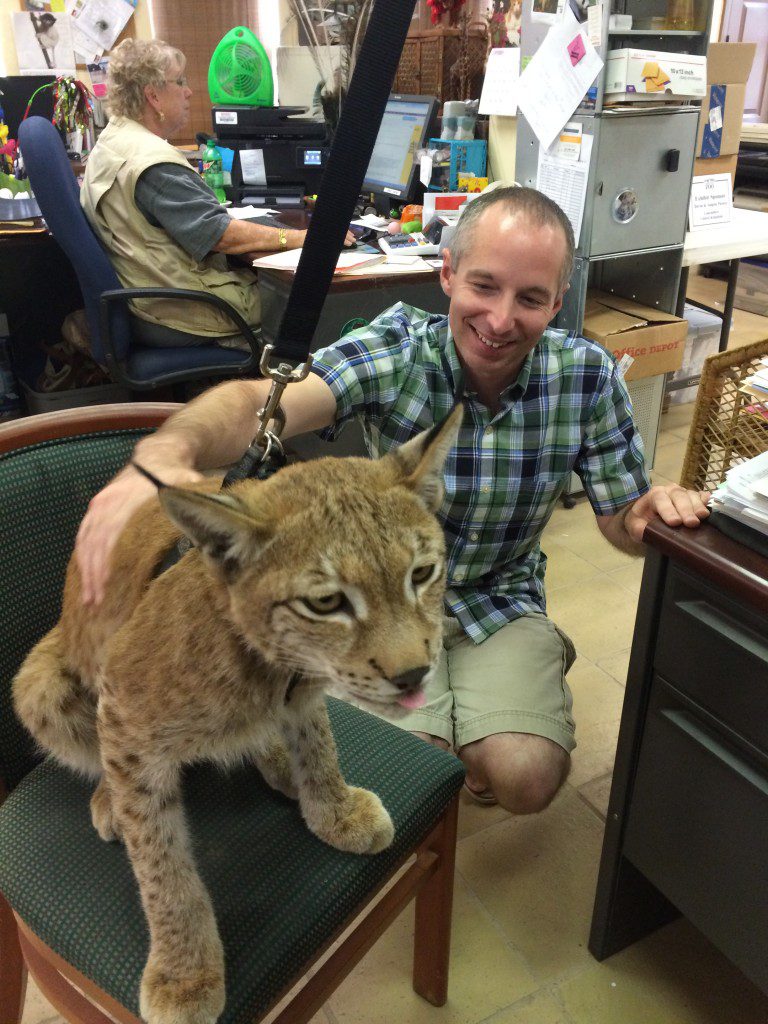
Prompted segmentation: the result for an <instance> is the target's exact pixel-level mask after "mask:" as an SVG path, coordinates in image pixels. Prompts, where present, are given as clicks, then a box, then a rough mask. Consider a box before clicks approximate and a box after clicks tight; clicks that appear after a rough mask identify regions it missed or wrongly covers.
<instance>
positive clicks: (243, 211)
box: [227, 206, 277, 220]
mask: <svg viewBox="0 0 768 1024" xmlns="http://www.w3.org/2000/svg"><path fill="white" fill-rule="evenodd" d="M227 213H228V214H229V216H230V217H231V218H232V220H248V219H249V218H250V217H265V216H266V215H267V214H270V213H277V210H268V209H267V208H266V207H264V206H228V207H227Z"/></svg>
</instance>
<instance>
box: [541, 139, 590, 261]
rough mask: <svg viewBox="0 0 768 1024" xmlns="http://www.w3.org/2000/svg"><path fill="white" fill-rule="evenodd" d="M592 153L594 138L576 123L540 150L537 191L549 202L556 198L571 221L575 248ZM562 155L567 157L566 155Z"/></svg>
mask: <svg viewBox="0 0 768 1024" xmlns="http://www.w3.org/2000/svg"><path fill="white" fill-rule="evenodd" d="M574 128H578V129H579V131H578V132H575V131H574ZM576 139H578V146H576ZM574 151H575V152H576V159H575V160H574V159H573V154H574ZM591 152H592V136H591V135H584V134H583V133H582V131H581V125H575V124H567V125H566V126H565V128H564V129H563V131H562V133H561V134H560V136H559V137H558V138H557V139H556V140H555V142H554V143H553V144H552V146H551V147H550V148H549V149H548V150H546V149H544V148H543V147H539V165H538V168H537V171H536V188H537V189H538V190H539V192H543V193H544V195H547V196H549V198H550V199H554V201H555V202H556V203H557V205H558V206H559V207H560V209H561V210H562V211H563V213H565V215H566V216H567V218H568V220H569V221H570V222H571V227H572V228H573V235H574V238H575V240H576V245H578V244H579V236H580V234H581V222H582V219H583V216H584V203H585V201H586V197H587V180H588V178H589V158H590V155H591ZM563 153H565V154H566V155H565V156H563V155H562V154H563Z"/></svg>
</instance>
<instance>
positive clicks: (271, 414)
mask: <svg viewBox="0 0 768 1024" xmlns="http://www.w3.org/2000/svg"><path fill="white" fill-rule="evenodd" d="M274 349H275V346H274V345H265V346H264V350H263V352H262V353H261V360H260V361H259V371H260V373H261V374H262V376H263V377H266V378H268V379H269V380H271V381H272V387H271V389H270V392H269V395H268V396H267V401H266V402H265V404H264V407H263V408H262V409H259V411H258V413H257V415H258V419H259V425H258V427H257V429H256V434H255V436H254V438H253V441H252V442H251V447H253V446H254V445H255V446H256V447H257V448H262V449H263V448H264V437H265V435H266V434H267V433H268V430H267V424H268V423H269V421H270V420H272V419H273V420H274V421H275V425H274V429H273V430H272V432H271V433H272V434H273V436H274V437H275V438H277V437H279V435H280V434H281V433H282V432H283V427H284V426H285V413H284V412H283V410H282V408H281V406H280V399H281V398H282V397H283V391H285V389H286V387H287V386H288V385H289V384H297V383H298V382H299V381H301V380H304V379H305V378H306V377H307V376H308V375H309V371H310V368H311V366H312V356H311V355H309V354H307V358H306V359H305V361H304V362H303V363H301V364H300V365H299V366H297V367H296V369H294V368H293V367H292V366H291V364H290V363H279V364H278V365H277V366H276V367H272V366H270V365H269V360H270V357H271V355H272V353H273V351H274Z"/></svg>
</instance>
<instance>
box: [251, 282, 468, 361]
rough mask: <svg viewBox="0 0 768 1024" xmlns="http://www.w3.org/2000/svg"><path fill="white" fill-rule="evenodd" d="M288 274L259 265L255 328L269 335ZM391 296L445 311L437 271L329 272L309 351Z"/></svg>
mask: <svg viewBox="0 0 768 1024" xmlns="http://www.w3.org/2000/svg"><path fill="white" fill-rule="evenodd" d="M293 277H294V275H293V274H292V273H291V272H290V271H287V270H265V269H263V268H262V269H260V270H259V294H260V296H261V332H262V336H263V338H264V340H265V341H267V342H272V341H274V339H275V337H276V335H277V330H278V327H279V326H280V320H281V317H282V315H283V311H284V310H285V305H286V302H287V301H288V295H289V294H290V290H291V285H292V284H293ZM397 302H405V303H407V304H408V305H411V306H416V307H418V308H419V309H426V310H428V311H429V312H430V313H447V312H448V297H447V296H446V295H445V294H444V293H443V290H442V288H441V287H440V275H439V273H438V271H436V270H435V271H433V272H431V273H425V272H421V273H417V274H397V275H396V276H386V275H384V274H377V273H376V268H375V267H374V268H373V269H372V271H371V273H370V275H366V276H365V277H343V276H339V277H335V278H334V279H333V282H332V283H331V288H330V291H329V292H328V297H327V298H326V300H325V304H324V305H323V311H322V313H321V315H320V319H319V321H318V324H317V329H316V330H315V334H314V337H313V339H312V351H315V350H316V349H318V348H322V347H323V346H324V345H329V344H330V343H331V342H333V341H336V340H337V338H339V337H341V334H342V330H343V328H344V325H345V324H347V323H348V322H349V321H350V320H353V319H355V318H356V317H361V318H362V319H364V320H373V318H374V317H376V316H378V315H379V313H382V312H383V311H384V310H385V309H388V308H389V307H390V306H394V305H395V303H397Z"/></svg>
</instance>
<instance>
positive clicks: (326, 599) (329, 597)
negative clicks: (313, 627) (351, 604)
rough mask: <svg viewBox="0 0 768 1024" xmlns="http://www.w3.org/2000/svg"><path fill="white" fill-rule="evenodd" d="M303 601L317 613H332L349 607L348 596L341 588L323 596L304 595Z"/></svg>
mask: <svg viewBox="0 0 768 1024" xmlns="http://www.w3.org/2000/svg"><path fill="white" fill-rule="evenodd" d="M302 601H303V603H304V604H305V605H306V606H307V608H309V610H310V611H312V612H315V613H316V614H317V615H332V614H333V612H339V611H341V610H342V608H346V607H347V604H348V602H347V598H346V595H345V594H343V593H342V592H341V591H340V590H337V591H336V592H335V593H333V594H323V596H322V597H303V598H302Z"/></svg>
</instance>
